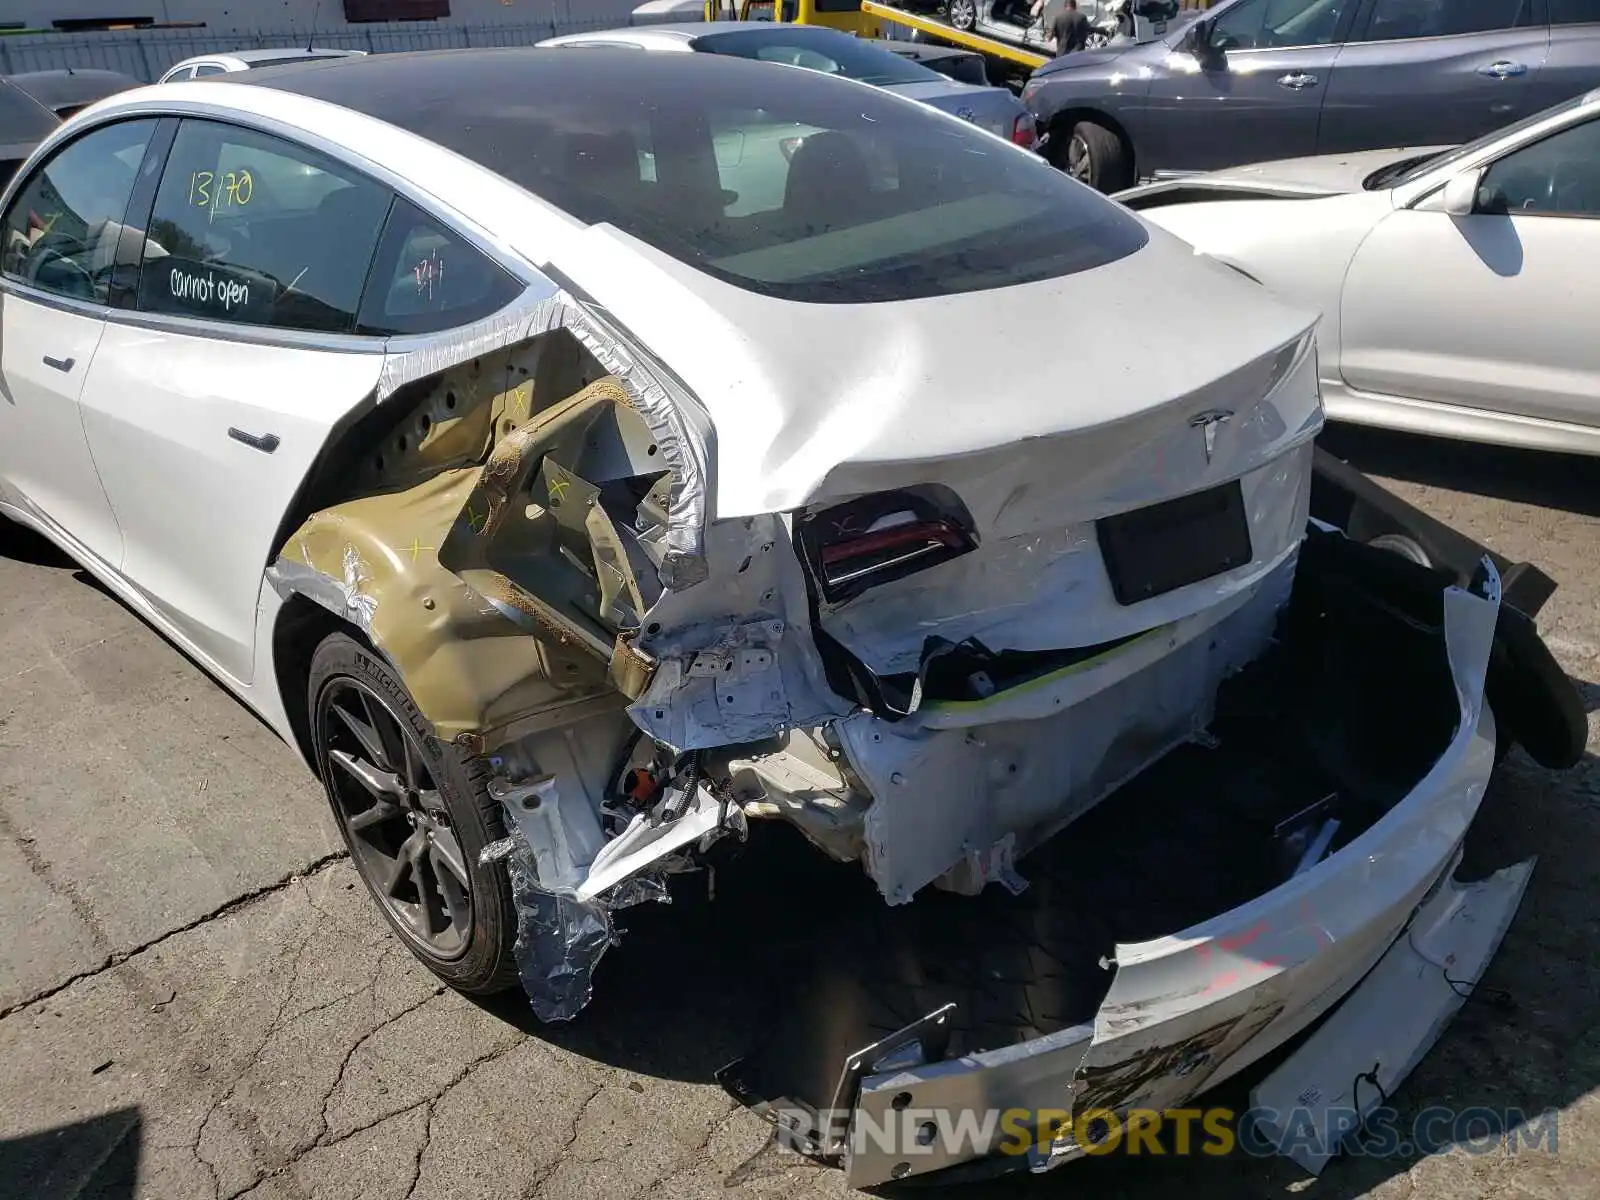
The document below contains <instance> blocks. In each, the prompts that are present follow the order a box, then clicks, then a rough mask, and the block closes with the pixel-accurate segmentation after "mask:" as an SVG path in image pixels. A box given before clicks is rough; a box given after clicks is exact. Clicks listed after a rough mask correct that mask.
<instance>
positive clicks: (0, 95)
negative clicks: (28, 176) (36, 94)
mask: <svg viewBox="0 0 1600 1200" xmlns="http://www.w3.org/2000/svg"><path fill="white" fill-rule="evenodd" d="M59 124H61V118H60V117H58V116H56V115H55V113H53V112H51V111H50V110H49V109H48V108H46V107H45V106H44V105H42V104H40V103H39V102H38V101H37V100H35V99H34V98H33V97H32V96H30V95H28V93H27V92H25V91H23V90H22V89H21V88H19V87H17V86H16V85H15V84H13V83H12V82H11V81H10V80H9V79H7V78H0V187H4V186H5V185H6V184H8V183H10V182H11V177H12V176H13V175H15V174H16V173H17V168H18V167H20V166H21V165H22V163H23V161H24V160H25V159H26V158H27V157H28V155H29V154H31V153H33V148H34V147H35V146H37V145H38V144H39V143H40V142H42V141H43V140H44V139H45V136H46V135H47V134H49V133H50V131H51V130H52V129H54V128H55V127H56V126H57V125H59Z"/></svg>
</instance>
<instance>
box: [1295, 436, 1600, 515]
mask: <svg viewBox="0 0 1600 1200" xmlns="http://www.w3.org/2000/svg"><path fill="white" fill-rule="evenodd" d="M1318 444H1319V445H1320V446H1322V448H1323V449H1325V450H1327V451H1329V452H1330V453H1332V454H1335V455H1337V456H1338V457H1339V458H1342V459H1344V460H1345V461H1347V462H1348V463H1350V465H1351V466H1353V467H1356V468H1358V469H1359V470H1362V471H1365V472H1366V473H1367V474H1368V475H1376V476H1378V477H1380V478H1384V479H1405V480H1408V481H1410V482H1412V483H1417V484H1424V485H1426V486H1429V487H1437V488H1445V489H1447V490H1449V491H1453V492H1466V493H1469V494H1472V495H1477V496H1490V497H1493V498H1495V499H1498V500H1509V501H1512V502H1513V503H1517V504H1531V505H1535V506H1537V507H1539V508H1553V509H1559V510H1561V511H1563V512H1570V513H1578V514H1580V515H1583V516H1589V517H1600V488H1596V487H1595V484H1594V481H1595V472H1596V470H1597V468H1600V463H1597V462H1596V460H1595V459H1594V458H1592V457H1589V456H1588V455H1581V454H1551V453H1549V452H1548V451H1542V450H1513V449H1509V448H1506V447H1502V446H1487V445H1483V444H1481V443H1478V442H1460V441H1454V440H1451V439H1448V438H1430V437H1421V436H1418V435H1416V434H1408V433H1391V432H1389V431H1388V430H1381V429H1368V428H1364V427H1362V426H1357V425H1329V426H1328V427H1327V428H1326V429H1325V430H1324V431H1323V433H1322V436H1321V437H1320V438H1319V439H1318Z"/></svg>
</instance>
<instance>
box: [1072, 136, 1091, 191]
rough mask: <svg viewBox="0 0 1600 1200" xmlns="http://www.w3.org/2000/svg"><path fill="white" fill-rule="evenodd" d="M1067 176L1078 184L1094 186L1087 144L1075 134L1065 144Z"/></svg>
mask: <svg viewBox="0 0 1600 1200" xmlns="http://www.w3.org/2000/svg"><path fill="white" fill-rule="evenodd" d="M1067 174H1068V175H1071V176H1072V177H1073V178H1074V179H1076V180H1077V181H1078V182H1079V183H1087V184H1088V185H1089V186H1090V187H1093V186H1094V160H1093V159H1092V158H1091V157H1090V155H1089V143H1088V142H1086V141H1084V140H1083V138H1081V137H1079V136H1078V135H1077V134H1073V135H1072V138H1071V139H1070V140H1069V141H1068V142H1067Z"/></svg>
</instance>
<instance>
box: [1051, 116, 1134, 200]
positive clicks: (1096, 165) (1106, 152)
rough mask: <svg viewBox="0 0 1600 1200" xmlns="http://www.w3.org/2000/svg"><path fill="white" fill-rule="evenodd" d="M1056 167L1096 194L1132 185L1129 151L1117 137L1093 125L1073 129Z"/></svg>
mask: <svg viewBox="0 0 1600 1200" xmlns="http://www.w3.org/2000/svg"><path fill="white" fill-rule="evenodd" d="M1056 165H1057V166H1058V167H1060V168H1062V169H1063V170H1064V171H1066V172H1067V174H1069V175H1071V176H1072V177H1073V178H1074V179H1076V180H1078V181H1079V182H1080V183H1086V184H1088V185H1089V186H1090V187H1092V188H1094V189H1095V190H1096V191H1099V192H1116V191H1120V190H1122V189H1123V188H1125V187H1128V186H1129V185H1130V184H1132V182H1133V179H1132V175H1133V171H1132V166H1133V164H1132V162H1131V161H1130V155H1129V154H1128V148H1127V147H1126V146H1125V145H1123V143H1122V139H1121V138H1120V137H1118V136H1117V135H1116V133H1114V132H1113V131H1112V130H1110V129H1107V128H1106V127H1105V126H1104V125H1100V124H1098V123H1096V122H1094V121H1079V122H1078V123H1077V124H1076V125H1074V126H1073V127H1072V133H1071V134H1070V135H1069V136H1068V138H1067V145H1066V149H1065V151H1064V152H1062V153H1061V155H1060V157H1059V158H1058V159H1057V162H1056Z"/></svg>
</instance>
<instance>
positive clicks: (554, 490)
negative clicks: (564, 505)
mask: <svg viewBox="0 0 1600 1200" xmlns="http://www.w3.org/2000/svg"><path fill="white" fill-rule="evenodd" d="M570 486H571V484H569V483H568V482H567V480H565V479H552V480H551V481H550V499H552V500H565V499H566V497H567V488H568V487H570Z"/></svg>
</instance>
